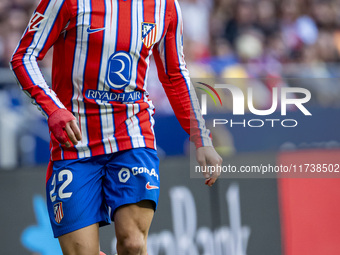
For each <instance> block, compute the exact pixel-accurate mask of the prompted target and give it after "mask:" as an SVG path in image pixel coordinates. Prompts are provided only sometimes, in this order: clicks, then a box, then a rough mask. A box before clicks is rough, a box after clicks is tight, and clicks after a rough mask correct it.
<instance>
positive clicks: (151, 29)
mask: <svg viewBox="0 0 340 255" xmlns="http://www.w3.org/2000/svg"><path fill="white" fill-rule="evenodd" d="M156 37H157V25H156V24H155V23H147V22H142V41H143V43H144V45H145V46H146V47H147V48H150V47H151V46H152V45H153V44H154V43H155V42H156Z"/></svg>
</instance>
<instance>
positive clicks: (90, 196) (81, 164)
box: [46, 148, 159, 237]
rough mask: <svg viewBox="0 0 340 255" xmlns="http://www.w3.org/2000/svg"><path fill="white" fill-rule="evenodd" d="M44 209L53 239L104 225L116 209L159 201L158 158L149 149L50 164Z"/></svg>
mask: <svg viewBox="0 0 340 255" xmlns="http://www.w3.org/2000/svg"><path fill="white" fill-rule="evenodd" d="M46 194H47V207H48V213H49V216H50V221H51V224H52V229H53V233H54V237H59V236H61V235H64V234H67V233H70V232H72V231H75V230H77V229H81V228H84V227H86V226H90V225H92V224H94V223H98V222H99V224H100V226H104V225H108V224H110V223H111V220H113V214H114V212H115V210H116V209H117V208H118V207H120V206H122V205H126V204H133V203H137V202H139V201H142V200H150V201H152V202H153V205H154V209H155V210H156V207H157V203H158V197H159V159H158V157H157V152H156V151H155V150H153V149H149V148H138V149H131V150H126V151H121V152H116V153H113V154H107V155H100V156H95V157H90V158H83V159H76V160H60V161H54V162H50V164H49V171H48V179H47V182H46Z"/></svg>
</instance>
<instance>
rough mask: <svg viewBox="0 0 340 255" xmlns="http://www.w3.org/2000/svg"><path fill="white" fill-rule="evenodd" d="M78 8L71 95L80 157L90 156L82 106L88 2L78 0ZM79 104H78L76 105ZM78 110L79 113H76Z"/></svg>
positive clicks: (88, 16) (88, 19) (88, 20)
mask: <svg viewBox="0 0 340 255" xmlns="http://www.w3.org/2000/svg"><path fill="white" fill-rule="evenodd" d="M78 10H79V12H80V13H79V14H78V17H77V24H83V25H82V26H78V28H77V29H78V31H77V41H76V42H77V43H76V44H77V45H76V53H75V57H74V69H73V91H74V93H73V97H72V106H73V112H74V114H75V116H76V118H77V120H78V121H79V119H80V123H79V126H80V129H81V132H82V141H81V142H79V143H78V144H77V145H76V146H75V147H76V149H77V150H78V154H79V157H80V158H83V157H89V156H91V152H90V149H89V147H88V142H89V141H88V137H87V136H88V133H87V126H86V117H85V107H84V98H83V94H82V89H83V84H84V79H83V78H84V76H83V74H84V72H85V64H86V54H87V47H88V44H87V43H88V36H89V35H88V33H87V32H86V29H87V26H88V25H89V23H90V15H89V13H90V2H89V1H86V0H79V1H78ZM78 104H79V106H78ZM78 112H79V113H78Z"/></svg>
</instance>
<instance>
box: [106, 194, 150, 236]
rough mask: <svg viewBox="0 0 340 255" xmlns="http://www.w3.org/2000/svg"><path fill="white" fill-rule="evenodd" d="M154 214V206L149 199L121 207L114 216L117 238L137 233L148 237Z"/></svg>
mask: <svg viewBox="0 0 340 255" xmlns="http://www.w3.org/2000/svg"><path fill="white" fill-rule="evenodd" d="M153 215H154V207H153V204H152V203H151V201H149V200H143V201H140V202H138V203H136V204H129V205H123V206H121V207H119V208H118V209H117V210H116V211H115V213H114V216H113V217H114V221H115V230H116V236H117V239H118V240H122V239H125V238H127V237H130V236H134V235H136V234H138V235H139V234H142V235H143V237H147V235H148V232H149V228H150V225H151V222H152V218H153Z"/></svg>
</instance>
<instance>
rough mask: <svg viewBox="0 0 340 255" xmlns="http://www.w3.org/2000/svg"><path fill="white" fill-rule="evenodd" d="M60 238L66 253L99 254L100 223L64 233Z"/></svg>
mask: <svg viewBox="0 0 340 255" xmlns="http://www.w3.org/2000/svg"><path fill="white" fill-rule="evenodd" d="M58 239H59V243H60V247H61V249H62V251H63V254H64V255H78V254H81V255H98V254H99V224H98V223H96V224H93V225H90V226H87V227H85V228H81V229H78V230H76V231H73V232H71V233H68V234H65V235H62V236H60V237H59V238H58Z"/></svg>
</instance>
